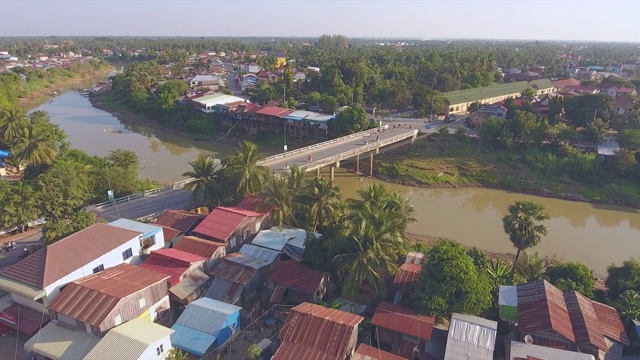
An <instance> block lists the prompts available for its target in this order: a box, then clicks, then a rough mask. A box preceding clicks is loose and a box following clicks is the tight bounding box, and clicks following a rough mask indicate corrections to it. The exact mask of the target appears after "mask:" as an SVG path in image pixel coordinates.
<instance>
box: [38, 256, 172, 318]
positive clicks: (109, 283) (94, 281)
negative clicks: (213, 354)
mask: <svg viewBox="0 0 640 360" xmlns="http://www.w3.org/2000/svg"><path fill="white" fill-rule="evenodd" d="M167 278H168V276H167V275H165V274H161V273H158V272H156V271H153V270H149V269H145V268H142V267H139V266H133V265H129V264H120V265H118V266H114V267H112V268H108V269H105V270H103V271H101V272H99V273H96V274H92V275H89V276H86V277H84V278H82V279H79V280H76V281H74V282H71V283H69V284H67V286H66V287H65V288H64V290H63V291H62V292H61V293H60V295H58V297H57V298H55V300H53V302H52V303H51V304H50V305H49V310H51V311H54V312H57V313H60V314H64V315H67V316H69V317H72V318H74V319H77V320H80V321H82V322H84V323H87V324H91V325H93V326H96V327H99V326H100V324H101V323H102V322H103V321H104V319H105V318H106V317H107V316H108V315H109V314H110V313H111V311H112V310H113V309H114V308H115V307H116V306H117V305H118V303H119V302H120V301H121V300H122V299H123V298H125V297H128V296H130V295H133V294H135V293H137V292H139V291H142V290H144V289H146V288H148V287H150V286H153V285H155V284H157V283H160V282H164V281H166V280H167ZM149 305H151V304H149Z"/></svg>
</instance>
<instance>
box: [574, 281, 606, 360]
mask: <svg viewBox="0 0 640 360" xmlns="http://www.w3.org/2000/svg"><path fill="white" fill-rule="evenodd" d="M564 299H565V302H566V304H567V310H568V311H569V318H571V326H572V327H573V335H574V337H575V342H576V344H577V345H592V346H595V347H597V348H599V349H601V350H603V351H607V350H609V347H608V346H607V344H606V342H605V341H604V334H602V330H601V329H600V323H599V322H598V316H597V315H596V311H595V310H594V309H593V305H592V302H591V300H589V299H588V298H586V297H585V296H584V295H581V294H579V293H577V292H575V291H570V292H566V293H565V294H564Z"/></svg>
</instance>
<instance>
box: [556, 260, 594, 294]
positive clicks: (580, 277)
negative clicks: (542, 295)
mask: <svg viewBox="0 0 640 360" xmlns="http://www.w3.org/2000/svg"><path fill="white" fill-rule="evenodd" d="M546 275H547V277H548V278H549V281H550V282H551V283H552V284H553V285H556V286H557V287H558V288H560V289H561V290H563V291H569V290H575V291H577V292H579V293H581V294H582V295H584V296H587V297H593V286H594V280H593V273H592V272H591V270H590V269H589V268H588V267H586V266H585V265H584V264H581V263H577V262H567V263H555V264H552V265H551V266H549V267H548V268H547V271H546Z"/></svg>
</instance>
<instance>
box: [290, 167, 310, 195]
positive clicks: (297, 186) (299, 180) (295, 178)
mask: <svg viewBox="0 0 640 360" xmlns="http://www.w3.org/2000/svg"><path fill="white" fill-rule="evenodd" d="M287 183H288V184H289V187H290V188H291V190H293V191H294V192H295V193H296V194H299V193H301V192H302V191H303V189H304V187H305V186H306V184H307V181H306V178H305V177H304V172H303V171H302V169H300V167H299V166H298V165H293V166H291V169H290V170H289V174H288V176H287Z"/></svg>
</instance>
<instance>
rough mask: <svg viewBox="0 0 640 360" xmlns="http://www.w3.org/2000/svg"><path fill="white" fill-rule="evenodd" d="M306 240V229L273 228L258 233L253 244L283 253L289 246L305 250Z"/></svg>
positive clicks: (318, 235)
mask: <svg viewBox="0 0 640 360" xmlns="http://www.w3.org/2000/svg"><path fill="white" fill-rule="evenodd" d="M315 235H316V236H317V237H320V236H321V235H320V234H317V233H316V234H315ZM306 238H307V231H306V230H304V229H282V230H280V229H278V228H277V227H273V228H271V229H268V230H262V231H260V232H258V234H256V237H255V238H254V239H253V241H251V243H252V244H253V245H258V246H262V247H264V248H267V249H271V250H276V251H282V249H283V248H284V246H285V245H287V244H291V245H292V246H296V247H300V248H303V249H304V241H305V240H306Z"/></svg>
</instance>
